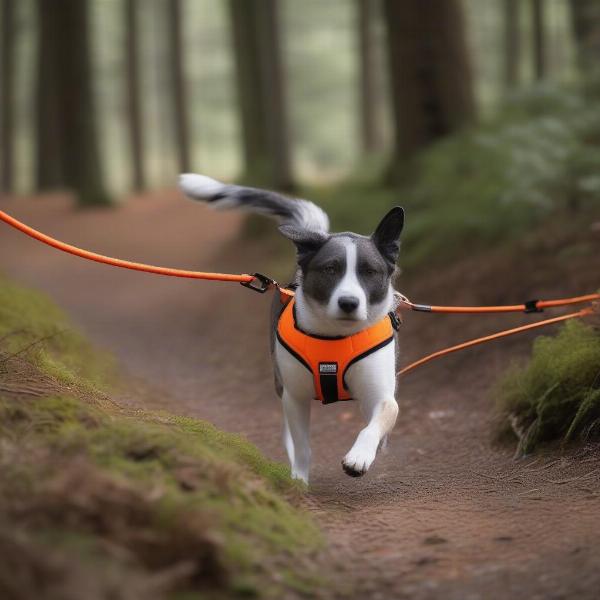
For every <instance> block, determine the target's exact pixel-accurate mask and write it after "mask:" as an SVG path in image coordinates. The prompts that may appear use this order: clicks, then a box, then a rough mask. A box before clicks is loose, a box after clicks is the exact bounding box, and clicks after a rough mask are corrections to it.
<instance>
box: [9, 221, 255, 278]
mask: <svg viewBox="0 0 600 600" xmlns="http://www.w3.org/2000/svg"><path fill="white" fill-rule="evenodd" d="M0 220H1V221H4V222H5V223H6V224H8V225H10V226H11V227H14V228H15V229H17V230H18V231H21V232H22V233H24V234H25V235H28V236H29V237H32V238H33V239H34V240H38V241H39V242H43V243H44V244H48V246H52V247H53V248H56V249H57V250H62V251H63V252H67V253H69V254H73V255H75V256H79V257H80V258H86V259H87V260H93V261H95V262H99V263H104V264H105V265H111V266H113V267H121V268H123V269H132V270H133V271H144V272H145V273H155V274H157V275H168V276H170V277H187V278H190V279H209V280H211V281H237V282H239V283H245V284H251V283H252V282H254V281H255V280H256V277H255V276H253V275H246V274H242V275H229V274H227V273H203V272H201V271H186V270H184V269H171V268H168V267H155V266H154V265H146V264H143V263H137V262H131V261H128V260H122V259H120V258H112V257H110V256H104V255H103V254H96V252H90V251H89V250H82V249H81V248H78V247H77V246H72V245H71V244H65V242H61V241H60V240H57V239H55V238H53V237H50V236H49V235H46V234H45V233H41V232H40V231H37V230H36V229H33V227H29V225H25V223H21V221H18V220H17V219H15V218H14V217H11V216H10V215H8V214H6V213H5V212H3V211H1V210H0Z"/></svg>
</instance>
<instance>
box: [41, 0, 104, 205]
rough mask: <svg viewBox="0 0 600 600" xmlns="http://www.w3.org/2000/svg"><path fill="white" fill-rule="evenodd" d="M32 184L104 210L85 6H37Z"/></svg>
mask: <svg viewBox="0 0 600 600" xmlns="http://www.w3.org/2000/svg"><path fill="white" fill-rule="evenodd" d="M38 15H39V23H40V44H39V77H38V90H37V98H38V110H37V115H38V139H37V175H38V177H37V179H38V186H39V188H40V189H51V188H56V187H67V188H69V189H72V190H73V191H74V192H75V193H76V195H77V198H78V201H79V203H81V204H105V203H108V201H109V199H108V196H107V194H106V192H105V190H104V186H103V180H102V168H101V161H100V151H99V145H98V137H97V129H96V122H95V117H96V113H95V102H94V95H93V91H92V64H91V48H90V34H89V22H88V2H87V0H52V2H48V1H47V0H38Z"/></svg>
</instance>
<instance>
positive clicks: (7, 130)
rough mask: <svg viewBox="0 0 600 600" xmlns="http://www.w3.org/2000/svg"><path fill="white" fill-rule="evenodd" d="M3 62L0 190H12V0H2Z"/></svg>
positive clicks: (13, 28)
mask: <svg viewBox="0 0 600 600" xmlns="http://www.w3.org/2000/svg"><path fill="white" fill-rule="evenodd" d="M1 17H2V40H1V45H2V64H1V69H2V70H1V72H0V74H1V83H2V85H1V88H0V89H1V90H2V92H1V94H0V136H1V139H0V154H1V158H0V172H1V173H2V176H1V181H0V191H1V192H6V193H10V192H12V191H13V174H14V173H13V171H14V113H13V107H14V85H13V84H14V61H15V53H14V48H15V43H14V42H15V36H14V32H15V2H14V0H2V15H1Z"/></svg>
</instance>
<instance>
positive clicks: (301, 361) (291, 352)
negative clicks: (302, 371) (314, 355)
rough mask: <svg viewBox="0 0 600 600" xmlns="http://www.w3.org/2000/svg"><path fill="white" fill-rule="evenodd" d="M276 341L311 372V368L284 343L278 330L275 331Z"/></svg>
mask: <svg viewBox="0 0 600 600" xmlns="http://www.w3.org/2000/svg"><path fill="white" fill-rule="evenodd" d="M277 341H278V342H279V343H280V344H281V345H282V346H283V347H284V348H285V349H286V350H287V351H288V352H289V353H290V354H291V355H292V356H293V357H294V358H295V359H296V360H297V361H298V362H300V363H301V364H302V365H304V366H305V367H306V368H307V369H308V370H309V372H310V373H312V369H311V368H310V365H309V364H308V363H307V362H306V361H305V360H304V359H303V358H302V357H301V356H300V355H299V354H298V353H297V352H296V351H295V350H294V349H293V348H290V347H289V346H288V345H287V344H286V343H285V340H284V339H283V338H282V337H281V336H280V335H279V331H277Z"/></svg>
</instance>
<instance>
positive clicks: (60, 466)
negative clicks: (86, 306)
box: [0, 280, 323, 598]
mask: <svg viewBox="0 0 600 600" xmlns="http://www.w3.org/2000/svg"><path fill="white" fill-rule="evenodd" d="M0 301H1V307H0V332H2V333H1V334H0V337H2V336H4V337H3V339H2V340H1V341H0V355H3V356H5V355H7V354H14V353H15V352H18V351H19V350H20V349H21V348H22V347H23V344H27V343H30V342H29V340H30V339H34V340H35V339H39V338H42V337H47V336H48V335H52V333H53V332H55V331H62V330H67V331H68V332H69V333H68V334H67V337H66V339H65V338H63V339H62V340H61V341H60V342H58V341H57V340H58V339H59V338H58V336H57V337H56V338H52V343H51V342H50V338H49V339H48V340H47V341H46V342H44V344H43V345H42V344H40V345H39V347H38V348H37V349H36V352H35V353H31V352H29V351H28V352H23V353H22V354H20V355H18V356H15V357H14V358H12V359H11V360H10V361H8V362H6V363H5V365H4V371H3V372H2V374H1V375H2V376H3V377H6V378H7V380H10V381H11V382H12V384H11V385H14V384H15V382H18V368H25V367H26V368H27V369H28V371H27V373H28V381H30V382H31V381H34V382H35V380H36V378H39V381H38V384H39V391H38V392H36V394H37V393H39V397H31V396H27V395H22V396H19V395H17V396H16V397H15V396H9V395H6V394H5V395H1V394H0V445H2V448H3V453H2V455H0V521H1V522H7V523H10V528H9V529H7V531H8V532H9V533H10V535H11V536H13V534H14V536H13V537H14V538H15V539H19V540H20V539H21V538H22V537H23V536H25V538H26V540H27V543H26V544H25V545H23V547H22V550H23V553H24V554H23V556H19V561H20V562H21V563H23V564H26V565H30V566H31V569H32V572H34V571H35V572H36V573H37V571H36V569H37V568H38V561H40V560H41V561H42V562H43V561H44V560H46V559H45V558H40V557H45V556H46V555H47V554H48V552H47V549H48V548H52V549H53V553H52V555H53V556H54V555H59V554H60V555H61V556H64V557H65V561H66V562H65V564H69V565H70V568H69V570H65V572H64V574H61V575H60V577H64V578H65V581H67V580H68V579H69V577H71V575H72V573H76V574H79V575H78V577H80V578H83V579H88V578H89V577H90V576H91V577H93V578H94V579H95V580H97V581H105V576H107V575H106V574H107V573H110V574H112V575H110V577H113V576H115V577H117V579H119V581H121V583H120V584H119V585H121V586H129V585H137V583H136V582H137V581H138V580H148V577H150V576H152V577H154V576H156V575H157V573H161V572H164V573H165V575H164V577H165V578H166V581H167V583H166V584H165V583H163V584H161V585H163V586H166V589H168V590H170V591H172V592H173V593H174V594H181V596H180V597H184V596H185V595H186V594H191V593H193V594H206V597H211V598H212V597H220V594H223V597H238V596H239V597H247V596H252V597H261V598H263V597H265V598H269V597H281V595H282V593H284V592H283V590H285V589H294V590H296V591H305V590H307V589H308V587H309V585H310V584H309V583H307V581H309V580H308V579H306V578H305V577H304V576H303V575H302V573H300V569H301V570H302V571H304V570H305V569H306V564H307V562H306V560H307V558H309V557H310V556H311V555H312V554H313V553H315V552H316V551H318V550H319V549H320V548H321V546H322V544H323V538H322V536H321V534H320V532H319V530H318V528H317V527H316V525H315V524H314V523H313V521H312V520H311V518H310V517H309V515H308V514H307V513H305V512H304V511H303V510H301V509H299V508H298V507H297V506H295V505H294V504H295V499H296V498H297V496H298V495H299V494H300V493H302V490H303V488H302V486H299V485H298V484H297V483H295V482H294V481H292V480H291V478H290V474H289V470H288V469H287V468H286V467H284V466H283V465H281V464H277V463H274V462H273V461H270V460H268V459H266V458H265V457H264V456H262V454H261V453H260V452H259V451H258V449H257V448H256V447H254V446H253V445H252V444H250V443H249V442H248V441H247V440H245V439H244V438H242V437H241V436H238V435H232V434H228V433H225V432H223V431H219V430H218V429H216V428H215V427H213V426H212V425H211V424H209V423H206V422H204V421H199V420H197V419H192V418H188V417H179V416H174V415H170V414H168V413H164V412H162V413H153V412H147V411H139V410H135V411H134V410H129V409H124V408H120V407H118V406H117V405H115V404H111V403H108V402H106V401H105V396H104V395H101V394H100V393H99V392H97V391H96V390H97V388H100V389H106V385H105V382H104V380H103V378H102V374H103V373H106V372H107V371H106V368H105V357H103V356H102V355H98V354H97V353H96V352H95V351H94V349H93V348H92V347H91V346H90V345H89V344H87V342H86V341H85V340H84V339H83V338H82V337H81V336H80V335H79V334H77V333H76V332H74V331H73V330H72V329H71V328H70V325H69V323H68V321H67V320H66V318H65V317H64V315H63V314H62V313H61V312H60V311H58V310H57V309H56V308H55V307H54V306H53V305H52V303H51V302H50V301H48V300H47V299H46V298H44V297H43V296H40V295H38V294H35V293H32V292H29V291H27V290H25V289H23V288H21V287H19V286H14V285H12V284H10V283H8V282H6V281H5V280H2V282H1V285H0ZM25 330H26V331H25ZM6 334H12V335H8V336H7V335H6ZM55 340H56V341H55ZM51 361H54V363H55V364H56V365H57V368H60V369H65V371H66V372H67V373H68V374H69V385H68V386H64V385H62V384H61V380H62V378H61V377H56V371H54V370H52V369H48V364H49V363H50V362H51ZM97 363H99V364H97ZM11 369H17V371H15V372H14V373H13V372H12V371H11ZM49 375H51V377H49ZM52 376H54V378H53V377H52ZM11 378H12V379H11ZM52 381H54V383H52ZM91 382H94V385H92V384H91ZM44 385H48V391H47V393H43V389H44V387H43V386H44ZM17 389H18V386H17ZM36 389H38V388H36ZM60 390H63V391H60ZM0 529H2V528H1V527H0ZM25 538H24V539H25ZM9 541H10V543H11V544H12V543H16V542H15V541H14V540H13V539H12V538H11V539H10V540H9ZM1 545H2V536H1V535H0V550H1ZM125 557H126V558H125ZM48 560H50V559H48ZM183 564H187V565H188V566H187V567H186V568H185V569H182V565H183ZM300 564H301V565H302V567H300V566H298V565H300ZM27 568H29V567H27ZM52 569H54V567H52ZM52 569H50V571H52ZM177 569H182V574H181V575H180V576H178V577H174V576H173V575H172V574H171V572H172V571H177ZM25 571H26V568H25V569H24V571H23V572H25ZM284 571H285V573H286V575H285V576H283V575H278V573H280V572H284ZM61 573H62V572H61ZM82 573H85V575H82ZM5 577H6V578H10V577H11V570H10V569H5V570H3V569H2V568H0V587H2V582H3V578H5ZM307 577H310V576H307ZM171 578H172V581H171ZM109 579H110V578H109ZM159 579H160V577H159ZM111 581H112V580H111ZM314 581H316V579H315V580H314ZM69 582H70V580H69V581H68V582H67V583H68V585H71V584H72V585H75V583H74V582H70V583H69ZM67 583H65V585H67ZM49 585H50V584H49ZM107 585H108V584H107ZM111 585H112V583H111ZM315 585H317V584H316V583H315ZM207 590H210V593H209V592H207ZM194 597H199V596H194Z"/></svg>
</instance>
